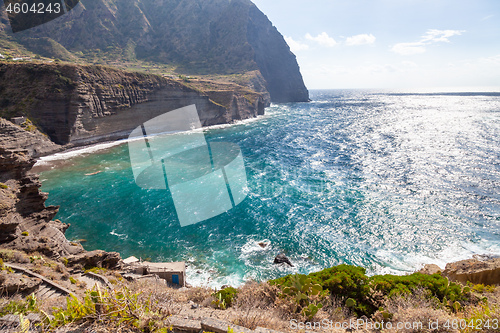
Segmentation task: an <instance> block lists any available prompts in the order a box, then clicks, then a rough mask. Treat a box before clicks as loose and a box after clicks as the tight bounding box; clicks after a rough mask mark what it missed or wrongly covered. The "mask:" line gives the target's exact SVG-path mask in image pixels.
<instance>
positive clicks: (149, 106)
mask: <svg viewBox="0 0 500 333" xmlns="http://www.w3.org/2000/svg"><path fill="white" fill-rule="evenodd" d="M243 93H245V94H247V98H244V97H243V96H242V94H243ZM248 96H250V98H249V97H248ZM191 104H196V107H197V109H198V113H199V117H200V120H201V122H202V125H203V126H209V125H216V124H225V123H230V122H232V121H233V120H239V119H246V118H250V117H256V116H257V115H258V114H259V113H260V114H262V113H263V110H264V107H265V106H268V105H269V100H268V97H267V96H266V95H265V94H260V93H255V92H252V91H246V92H238V91H236V90H235V91H232V92H231V96H230V98H229V99H228V100H227V101H226V104H224V105H223V104H221V103H218V102H214V101H213V100H211V99H210V97H209V96H208V95H207V94H205V93H202V92H201V91H199V90H196V89H193V88H190V87H188V86H186V85H184V84H181V83H179V82H177V81H175V80H171V79H167V78H163V77H160V76H157V75H147V74H140V73H131V72H125V71H120V70H115V69H111V68H106V67H99V66H73V65H47V64H1V63H0V116H3V117H6V118H12V117H15V116H27V117H29V119H31V120H32V121H34V123H35V124H36V125H38V126H39V127H40V128H41V129H42V130H43V131H44V132H45V133H46V134H47V135H48V136H49V137H50V138H51V139H52V141H54V142H55V143H57V144H68V143H71V144H74V145H80V144H88V143H93V142H98V141H104V140H113V139H118V138H124V137H126V136H128V135H129V134H130V132H131V131H132V130H133V129H134V128H136V127H137V126H139V125H141V124H142V123H144V122H145V121H147V120H149V119H151V118H154V117H156V116H158V115H161V114H163V113H165V112H168V111H171V110H175V109H177V108H180V107H183V106H187V105H191Z"/></svg>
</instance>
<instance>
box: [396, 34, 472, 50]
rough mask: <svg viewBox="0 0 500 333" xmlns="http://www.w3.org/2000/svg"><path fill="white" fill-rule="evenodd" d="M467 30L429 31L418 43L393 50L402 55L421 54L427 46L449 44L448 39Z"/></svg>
mask: <svg viewBox="0 0 500 333" xmlns="http://www.w3.org/2000/svg"><path fill="white" fill-rule="evenodd" d="M463 32H465V30H437V29H429V30H427V32H426V33H425V35H423V36H422V37H421V38H420V40H419V41H418V42H413V43H398V44H396V45H394V46H393V47H392V48H391V50H392V51H393V52H395V53H399V54H401V55H412V54H420V53H424V52H425V51H426V48H425V46H426V45H430V44H434V43H443V42H444V43H449V42H450V40H449V39H448V38H450V37H453V36H460V35H461V34H462V33H463Z"/></svg>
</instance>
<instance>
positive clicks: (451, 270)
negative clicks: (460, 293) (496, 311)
mask: <svg viewBox="0 0 500 333" xmlns="http://www.w3.org/2000/svg"><path fill="white" fill-rule="evenodd" d="M443 276H446V277H448V279H450V280H451V281H457V282H461V283H464V284H465V283H467V281H470V282H472V283H475V284H478V283H482V284H485V285H500V258H488V259H484V258H480V259H478V258H474V259H467V260H462V261H457V262H454V263H449V264H447V265H446V268H445V270H444V272H443Z"/></svg>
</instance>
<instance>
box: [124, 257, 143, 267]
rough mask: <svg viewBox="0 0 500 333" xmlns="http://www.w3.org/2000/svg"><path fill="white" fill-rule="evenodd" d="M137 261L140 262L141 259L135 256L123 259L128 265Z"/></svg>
mask: <svg viewBox="0 0 500 333" xmlns="http://www.w3.org/2000/svg"><path fill="white" fill-rule="evenodd" d="M136 262H139V259H137V258H136V257H134V256H131V257H128V258H127V259H123V263H124V264H127V265H130V264H133V263H136Z"/></svg>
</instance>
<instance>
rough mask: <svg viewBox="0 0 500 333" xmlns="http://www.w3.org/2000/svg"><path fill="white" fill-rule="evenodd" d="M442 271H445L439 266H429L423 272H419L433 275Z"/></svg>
mask: <svg viewBox="0 0 500 333" xmlns="http://www.w3.org/2000/svg"><path fill="white" fill-rule="evenodd" d="M442 271H443V270H442V269H441V267H439V266H438V265H435V264H427V265H425V266H424V267H423V268H422V269H421V270H419V271H418V272H419V273H422V274H427V275H432V274H439V273H441V272H442Z"/></svg>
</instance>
